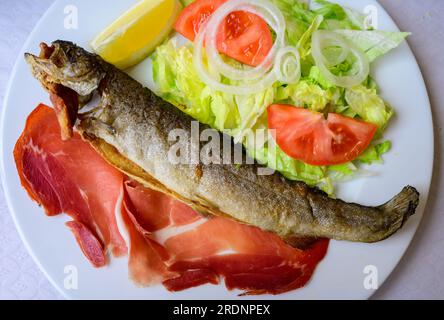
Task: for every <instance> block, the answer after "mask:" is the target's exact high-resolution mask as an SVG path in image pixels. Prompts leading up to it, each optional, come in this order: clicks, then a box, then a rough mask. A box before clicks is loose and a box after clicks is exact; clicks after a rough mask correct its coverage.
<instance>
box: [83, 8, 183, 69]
mask: <svg viewBox="0 0 444 320" xmlns="http://www.w3.org/2000/svg"><path fill="white" fill-rule="evenodd" d="M181 9H182V5H181V3H180V1H179V0H142V1H140V2H138V3H136V4H135V5H134V6H133V7H131V8H130V9H129V10H128V11H126V12H125V13H124V14H123V15H121V16H120V17H119V18H118V19H117V20H115V21H114V22H113V23H112V24H111V25H109V26H108V27H107V28H106V29H105V30H103V31H102V32H101V33H100V34H99V35H98V36H97V37H96V38H95V39H94V40H92V41H91V47H92V49H93V50H94V51H95V52H96V53H97V54H98V55H100V56H101V57H102V58H103V59H104V60H105V61H107V62H109V63H111V64H113V65H115V66H116V67H118V68H119V69H126V68H128V67H131V66H133V65H135V64H137V63H139V62H140V61H142V60H143V59H145V58H146V57H147V56H148V55H149V54H150V53H151V52H152V51H153V49H154V48H155V47H156V46H157V45H159V44H160V43H161V42H162V40H164V39H165V38H166V36H167V35H168V34H169V33H170V31H171V29H172V26H173V24H174V22H175V20H176V18H177V16H178V15H179V13H180V11H181Z"/></svg>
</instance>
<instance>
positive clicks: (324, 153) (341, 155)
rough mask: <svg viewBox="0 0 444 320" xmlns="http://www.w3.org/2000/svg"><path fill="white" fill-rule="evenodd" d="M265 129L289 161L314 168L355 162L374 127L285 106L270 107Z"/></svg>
mask: <svg viewBox="0 0 444 320" xmlns="http://www.w3.org/2000/svg"><path fill="white" fill-rule="evenodd" d="M267 111H268V127H269V128H270V129H274V131H273V132H272V135H273V137H274V139H275V140H276V142H277V144H278V145H279V147H280V148H281V149H282V151H284V152H285V153H286V154H287V155H289V156H290V157H292V158H295V159H299V160H302V161H303V162H305V163H308V164H311V165H317V166H324V165H334V164H341V163H346V162H349V161H352V160H355V159H356V158H357V157H358V156H359V155H361V154H362V153H363V152H364V151H365V150H366V149H367V147H368V146H369V145H370V142H371V141H372V140H373V137H374V135H375V133H376V130H377V129H378V127H377V126H376V125H374V124H372V123H367V122H364V121H359V120H355V119H351V118H347V117H344V116H341V115H339V114H336V113H329V114H328V117H327V119H325V118H324V116H323V115H322V114H321V113H318V112H313V111H310V110H307V109H303V108H297V107H294V106H289V105H277V104H275V105H271V106H269V107H268V109H267Z"/></svg>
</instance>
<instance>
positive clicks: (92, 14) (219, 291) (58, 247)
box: [1, 0, 433, 299]
mask: <svg viewBox="0 0 444 320" xmlns="http://www.w3.org/2000/svg"><path fill="white" fill-rule="evenodd" d="M340 2H341V3H342V4H345V5H347V6H349V7H351V8H354V9H357V10H361V11H362V10H363V9H364V8H365V7H366V6H368V5H372V6H374V7H373V8H376V9H377V14H378V23H379V29H382V30H391V31H396V30H398V29H397V27H396V25H395V24H394V22H393V21H392V19H391V18H390V17H389V16H388V14H387V13H386V12H385V11H384V9H383V8H382V7H381V6H380V5H379V4H378V3H377V2H376V1H373V0H362V1H356V0H353V1H352V0H348V1H345V0H343V1H340ZM73 3H74V4H75V6H76V7H77V9H78V29H76V30H72V29H65V28H64V19H65V13H64V9H65V7H66V6H67V5H71V4H73ZM133 3H134V0H114V1H109V0H95V1H87V0H84V1H80V0H78V1H74V0H66V1H65V0H61V1H57V2H56V3H55V4H54V5H52V6H51V8H49V10H48V11H47V12H46V14H45V15H44V16H43V17H42V19H41V20H40V22H39V23H38V25H37V26H36V27H35V29H34V31H33V32H32V33H31V35H30V36H29V39H28V40H27V42H26V44H25V45H24V48H23V52H25V51H27V52H34V53H36V52H38V50H39V49H38V45H39V43H40V42H41V41H45V42H51V41H53V40H56V39H65V40H71V41H74V42H76V43H77V44H79V45H81V46H83V47H85V48H88V41H89V40H90V39H92V38H93V37H94V36H95V35H96V34H97V33H98V32H100V31H101V30H102V29H103V28H104V27H105V26H106V25H108V24H109V23H110V22H111V21H113V19H115V18H116V17H117V16H119V14H121V13H122V12H123V11H124V10H125V9H126V8H128V7H129V6H131V5H132V4H133ZM23 52H22V53H23ZM142 67H143V66H142ZM139 71H140V70H139ZM372 74H373V76H374V77H375V78H376V80H377V81H378V83H379V84H380V87H381V89H382V95H383V97H384V98H385V99H386V100H387V101H389V102H390V103H391V105H392V106H393V107H394V108H395V109H396V111H397V115H396V117H395V118H394V119H393V121H392V123H391V125H390V127H389V129H388V131H387V133H386V137H387V138H388V139H391V140H392V142H393V150H392V151H391V152H390V153H389V154H388V155H386V156H385V157H384V159H385V163H384V164H383V165H376V166H373V167H371V170H373V171H374V172H376V173H377V175H376V176H375V177H372V178H365V179H359V180H355V181H353V182H349V183H346V184H343V185H341V186H340V188H339V196H340V197H342V198H343V199H345V200H348V201H357V202H359V203H362V204H367V205H376V204H381V203H383V202H385V201H386V200H388V199H390V198H391V197H392V196H393V195H395V194H396V193H397V192H399V191H400V190H401V189H402V187H403V186H405V185H407V184H410V185H412V186H415V187H416V188H417V189H418V190H419V192H420V193H421V201H420V205H419V208H418V210H417V214H416V215H415V216H413V217H412V218H411V219H410V220H409V221H408V223H407V224H406V225H405V226H404V228H403V229H402V230H401V231H400V232H398V233H397V234H395V235H394V236H393V237H391V238H389V239H388V240H385V241H383V242H380V243H376V244H357V243H348V242H337V241H331V244H330V248H329V250H328V254H327V256H326V257H325V259H324V260H323V261H322V262H321V263H320V264H319V266H318V268H317V269H316V272H315V273H314V276H313V278H312V279H311V281H310V282H309V283H308V285H307V286H306V287H304V288H302V289H299V290H295V291H293V292H289V293H286V294H282V295H279V296H260V297H259V298H280V299H300V298H306V299H326V298H337V299H344V298H352V299H365V298H368V297H369V296H370V295H371V294H372V293H374V291H375V290H374V289H366V288H365V286H364V278H365V276H366V274H365V273H364V269H365V268H366V266H374V267H376V270H377V276H378V284H379V286H380V285H381V284H382V282H383V281H384V280H385V279H386V278H387V276H388V275H389V274H390V272H391V271H392V270H393V269H394V268H395V266H396V264H397V263H398V261H399V260H400V259H401V257H402V256H403V254H404V252H405V250H406V248H407V247H408V245H409V243H410V241H411V239H412V237H413V235H414V233H415V231H416V229H417V226H418V224H419V221H420V219H421V216H422V213H423V210H424V206H425V202H426V200H427V195H428V191H429V186H430V179H431V175H432V168H433V134H432V132H433V128H432V118H431V112H430V104H429V100H428V97H427V92H426V88H425V85H424V82H423V78H422V76H421V72H420V70H419V68H418V65H417V63H416V61H415V58H414V56H413V54H412V52H411V51H410V49H409V47H408V45H407V44H406V43H404V44H403V45H402V46H401V47H400V48H398V49H397V50H395V51H393V52H392V53H390V54H388V55H387V56H385V57H384V58H382V59H381V60H379V61H378V62H377V63H375V64H374V65H373V68H372ZM39 102H44V103H49V100H48V95H47V94H46V93H45V92H44V91H43V90H42V88H41V87H40V84H39V83H38V82H37V81H36V80H34V79H33V78H32V76H31V73H30V72H29V71H28V67H27V65H26V64H25V62H24V59H23V55H22V54H20V56H19V57H18V60H17V63H16V65H15V67H14V70H13V73H12V76H11V80H10V83H9V88H8V90H7V94H6V98H5V103H4V110H3V118H2V129H1V134H2V136H1V144H2V151H3V152H2V155H1V157H2V171H3V175H2V179H3V186H4V190H5V193H6V198H7V201H8V204H9V208H10V210H11V212H12V215H13V217H14V220H15V223H16V226H17V228H18V230H19V232H20V235H21V237H22V239H23V241H24V243H25V245H26V247H27V248H28V250H29V252H30V253H31V255H32V256H33V258H34V259H35V261H36V262H37V264H38V265H39V266H40V268H41V269H42V270H43V272H44V273H45V274H46V276H47V277H48V278H49V279H50V281H51V282H52V284H53V285H54V286H55V287H57V288H58V289H59V290H60V292H61V293H62V294H63V295H64V296H65V297H67V298H74V299H91V298H111V299H117V298H121V299H130V298H136V299H226V298H236V297H237V295H236V292H229V291H227V290H226V289H225V287H223V286H212V285H207V286H202V287H198V288H194V289H190V290H186V291H183V292H179V293H174V294H172V293H169V292H168V291H166V290H165V289H164V288H163V287H162V286H155V287H149V288H136V287H135V286H134V285H133V284H132V283H131V281H130V280H128V276H127V267H126V258H120V259H113V260H112V261H111V264H110V265H109V266H108V267H105V268H101V269H94V268H92V267H91V265H90V264H89V263H88V261H87V260H86V259H85V258H84V256H83V255H82V253H81V251H80V249H79V248H78V246H77V243H76V241H75V239H74V237H73V236H72V234H71V233H70V231H68V229H67V228H66V227H65V226H64V222H65V221H66V217H64V216H63V215H60V216H58V217H53V218H49V217H46V216H45V214H44V213H43V210H42V209H41V208H39V207H38V206H37V205H36V204H35V203H34V202H32V201H31V200H30V199H29V197H28V196H27V194H26V192H25V191H24V190H23V189H22V187H21V186H20V182H19V178H18V175H17V172H16V167H15V164H14V160H13V156H12V150H13V147H14V144H15V142H16V140H17V138H18V137H19V135H20V133H21V131H22V129H23V127H24V124H25V119H26V117H27V116H28V114H29V113H30V112H31V111H32V110H33V109H34V108H35V106H36V105H37V104H38V103H39ZM67 266H74V267H76V268H77V270H78V288H77V289H75V290H70V289H69V288H68V289H66V288H65V287H64V279H65V277H66V274H65V271H67V269H66V267H67ZM248 298H255V297H248ZM239 299H240V298H239ZM242 299H246V298H245V297H242Z"/></svg>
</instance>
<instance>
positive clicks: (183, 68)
mask: <svg viewBox="0 0 444 320" xmlns="http://www.w3.org/2000/svg"><path fill="white" fill-rule="evenodd" d="M183 2H184V3H183V4H184V6H187V5H189V4H190V3H192V2H193V1H189V0H184V1H183ZM269 2H271V3H272V4H273V5H275V6H276V7H277V8H279V9H280V11H281V12H282V14H283V16H284V18H285V25H286V29H285V42H286V43H287V44H288V45H291V46H294V47H296V48H297V50H298V52H299V55H300V78H299V79H298V81H296V82H294V83H281V82H279V81H276V82H275V83H273V84H272V85H270V86H268V87H266V88H265V89H263V90H261V91H260V92H255V93H250V94H236V93H227V92H223V91H220V90H217V89H214V88H213V87H211V86H209V85H207V84H206V83H205V82H204V81H202V79H201V77H200V76H199V73H198V72H197V70H196V68H195V65H194V64H193V51H194V50H195V45H194V43H193V42H190V41H189V42H187V43H186V44H185V45H183V43H180V41H178V38H177V37H171V38H169V39H167V40H166V41H165V42H164V43H163V44H162V45H160V46H158V47H157V49H156V50H155V52H154V54H153V55H152V60H153V78H154V81H155V84H156V86H157V90H158V94H159V95H161V96H162V97H163V98H164V99H165V100H167V101H169V102H170V103H172V104H174V105H175V106H177V107H178V108H180V109H181V110H182V111H183V112H185V113H187V114H189V115H190V116H192V117H193V118H195V119H196V120H198V121H200V122H202V123H205V124H208V125H210V126H211V127H212V128H214V129H217V130H219V131H222V132H225V133H227V134H229V135H231V136H233V137H234V138H235V140H236V141H237V142H241V143H243V144H244V146H245V148H246V150H247V152H248V154H249V155H250V156H251V157H253V158H254V159H256V160H257V161H258V162H259V163H262V164H264V165H267V166H269V167H271V168H273V169H275V170H277V171H279V172H281V173H282V174H283V175H284V176H285V177H287V178H288V179H293V180H299V181H303V182H305V183H307V184H308V185H311V186H318V187H319V188H321V189H322V190H324V191H326V192H327V193H329V194H333V192H334V183H335V182H336V181H340V180H343V179H346V178H350V177H353V176H355V175H356V174H357V173H358V172H359V167H360V165H361V164H363V163H365V164H372V163H380V162H382V155H383V154H384V153H386V152H388V151H389V150H390V148H391V143H390V141H387V140H384V138H383V134H384V130H385V129H386V127H387V125H388V123H389V121H390V119H391V118H392V116H393V114H394V111H393V109H392V108H391V107H390V106H389V105H388V103H387V102H385V101H384V100H383V99H382V98H381V97H380V96H379V90H378V86H377V84H376V83H375V81H374V79H372V78H371V76H369V75H368V76H366V79H365V80H364V81H362V82H361V83H360V84H357V85H353V86H346V87H344V86H338V85H336V84H334V83H332V82H331V81H329V79H328V77H325V76H324V74H325V73H324V72H322V70H321V69H320V68H319V67H318V65H317V64H316V61H315V58H314V57H313V50H312V35H313V34H314V33H315V32H316V31H319V30H328V31H333V32H335V33H338V34H339V35H340V36H342V37H343V38H344V39H346V40H347V41H350V42H352V43H353V44H354V45H355V46H357V47H358V48H359V49H360V50H362V52H364V53H365V55H366V56H367V58H368V61H369V62H370V63H371V62H373V61H374V60H376V59H377V58H379V57H381V56H382V55H384V54H386V53H387V52H388V51H390V50H392V49H393V48H395V47H397V46H398V45H399V44H400V43H401V42H402V41H403V40H404V39H405V37H406V36H408V33H405V32H385V31H379V30H373V29H372V28H368V29H366V23H365V18H366V17H365V16H364V15H362V14H360V13H358V12H355V11H353V10H350V9H348V8H344V7H342V6H340V5H338V4H335V3H331V2H328V1H324V0H317V1H315V4H314V5H312V6H311V7H310V8H309V7H308V5H307V4H306V3H305V2H303V1H299V0H270V1H269ZM272 35H273V37H274V38H276V34H274V33H273V32H272ZM324 54H325V55H331V57H332V60H335V55H336V54H338V53H337V52H336V51H335V50H334V48H332V49H331V50H330V51H326V52H324ZM224 61H225V62H226V63H228V64H232V65H233V66H237V67H239V68H243V65H242V64H241V63H239V62H238V61H236V60H234V59H230V58H226V57H225V58H224ZM338 61H339V60H338ZM357 64H358V61H357V59H356V58H355V57H353V56H350V57H347V58H346V59H345V60H343V61H342V62H340V63H339V64H336V65H329V66H328V67H329V71H330V72H331V73H332V74H333V75H336V76H341V75H347V74H348V73H350V72H353V69H354V68H356V65H357ZM207 68H208V69H209V70H210V72H211V65H207ZM221 82H222V83H224V84H227V85H239V84H241V85H242V84H243V82H245V84H246V85H248V84H249V83H250V82H249V80H242V79H241V80H238V79H236V80H232V79H230V78H226V77H223V76H222V77H221ZM272 104H286V105H293V106H298V107H303V108H305V109H307V110H311V111H315V112H320V113H324V114H327V113H330V112H332V113H336V114H339V115H342V116H346V117H350V118H354V119H359V120H362V121H365V122H368V123H372V124H374V125H376V126H377V131H376V134H375V135H374V137H373V139H372V143H371V144H370V145H369V147H368V148H367V149H366V150H365V151H364V152H363V153H362V154H360V155H359V156H358V157H357V158H356V159H354V160H353V161H350V162H347V163H341V164H334V165H310V164H308V163H305V162H303V161H301V160H297V159H295V158H293V157H290V156H289V155H287V153H285V152H284V151H283V150H282V149H281V148H280V147H279V145H276V143H275V141H274V140H273V139H266V140H265V141H264V142H263V143H262V144H258V143H254V142H253V141H250V137H251V135H249V134H246V133H247V132H249V131H253V132H254V131H256V130H259V129H264V128H267V126H268V123H267V107H268V106H270V105H272ZM270 148H274V152H269V149H270Z"/></svg>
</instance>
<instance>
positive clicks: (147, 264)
mask: <svg viewBox="0 0 444 320" xmlns="http://www.w3.org/2000/svg"><path fill="white" fill-rule="evenodd" d="M14 157H15V161H16V165H17V169H18V172H19V176H20V179H21V183H22V185H23V186H24V188H25V189H26V190H27V192H28V194H29V195H30V197H31V198H32V199H34V200H35V201H36V202H38V203H39V204H41V205H42V206H43V207H44V209H45V212H46V213H47V215H50V216H51V215H56V214H59V213H61V212H65V213H67V214H68V215H69V216H70V217H71V218H72V219H73V221H70V222H67V226H68V227H69V228H70V230H71V231H72V233H73V234H74V236H75V238H76V239H77V242H78V243H79V245H80V248H81V250H82V251H83V253H84V254H85V256H86V257H87V258H88V259H89V261H90V262H91V263H92V265H93V266H95V267H100V266H103V265H106V263H107V257H106V252H107V251H108V250H111V251H112V252H113V254H114V255H115V256H119V255H123V254H126V253H128V269H129V275H130V278H131V279H132V280H133V281H134V282H135V283H136V284H138V285H140V286H148V285H153V284H157V283H162V284H163V285H164V286H165V287H166V288H167V289H168V290H170V291H179V290H184V289H187V288H191V287H195V286H199V285H203V284H219V283H220V282H221V281H222V280H223V281H224V283H225V286H226V287H227V288H228V289H230V290H231V289H240V290H242V291H243V292H244V294H264V293H271V294H278V293H282V292H286V291H289V290H293V289H297V288H300V287H302V286H304V285H305V284H306V283H307V282H308V281H309V279H310V278H311V276H312V273H313V271H314V270H315V268H316V265H317V264H318V263H319V261H321V260H322V258H323V257H324V255H325V253H326V250H327V247H328V240H326V239H320V240H318V241H316V242H315V243H314V244H312V245H311V246H310V247H309V248H308V249H306V250H300V249H295V248H293V247H291V246H289V245H288V244H286V243H284V242H283V241H282V240H281V239H280V238H279V237H278V236H277V235H275V234H272V233H268V232H265V231H262V230H260V229H258V228H255V227H251V226H247V225H243V224H240V223H237V222H234V221H232V220H229V219H227V218H222V217H212V218H209V217H203V216H201V215H200V214H198V213H197V212H196V211H194V210H193V209H192V208H191V207H189V206H188V205H186V204H184V203H182V202H179V201H177V200H175V199H173V198H171V197H170V196H168V195H165V194H163V193H159V192H157V191H154V190H151V189H148V188H145V187H143V186H142V185H140V184H139V183H137V182H134V181H132V180H130V179H129V178H127V177H125V176H124V175H123V174H122V173H120V172H119V171H117V170H116V169H114V168H113V167H112V166H110V165H109V164H108V163H106V162H105V161H104V160H103V159H102V158H101V156H100V155H98V154H97V153H96V152H95V151H94V150H93V149H92V147H91V146H90V145H89V144H88V143H86V142H84V141H82V140H81V138H80V136H79V135H78V134H77V133H75V132H74V133H73V135H72V138H71V139H70V140H67V141H62V140H61V136H60V129H59V125H58V123H57V117H56V114H55V112H54V111H53V110H52V109H51V108H49V107H47V106H44V105H39V106H38V107H37V108H36V109H35V110H34V111H33V112H32V113H31V114H30V116H29V117H28V120H27V122H26V127H25V130H24V132H23V133H22V135H21V136H20V138H19V140H18V141H17V144H16V146H15V149H14ZM121 232H122V233H121ZM122 234H123V235H124V237H122Z"/></svg>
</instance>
